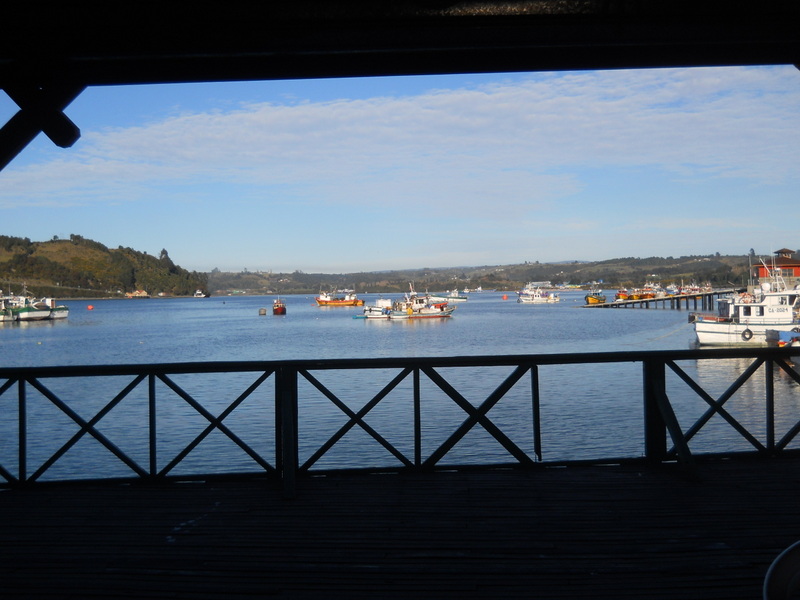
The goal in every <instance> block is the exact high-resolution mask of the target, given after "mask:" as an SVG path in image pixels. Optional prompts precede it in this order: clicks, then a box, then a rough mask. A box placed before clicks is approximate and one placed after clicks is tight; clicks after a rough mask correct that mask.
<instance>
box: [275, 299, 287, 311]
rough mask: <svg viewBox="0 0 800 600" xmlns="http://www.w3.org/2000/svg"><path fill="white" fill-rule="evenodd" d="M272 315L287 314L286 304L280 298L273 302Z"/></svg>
mask: <svg viewBox="0 0 800 600" xmlns="http://www.w3.org/2000/svg"><path fill="white" fill-rule="evenodd" d="M272 314H273V315H285V314H286V302H284V301H283V300H281V299H280V298H276V299H275V300H273V302H272Z"/></svg>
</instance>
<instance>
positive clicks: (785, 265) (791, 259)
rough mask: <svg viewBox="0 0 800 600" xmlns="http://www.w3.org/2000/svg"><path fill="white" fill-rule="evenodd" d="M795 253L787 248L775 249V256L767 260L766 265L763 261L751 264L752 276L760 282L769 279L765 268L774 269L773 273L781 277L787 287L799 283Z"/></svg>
mask: <svg viewBox="0 0 800 600" xmlns="http://www.w3.org/2000/svg"><path fill="white" fill-rule="evenodd" d="M795 254H796V253H795V251H794V250H790V249H789V248H781V249H780V250H776V251H775V257H774V258H773V259H772V261H770V262H767V264H766V266H765V265H764V264H763V263H759V264H757V265H753V277H754V278H757V279H758V281H760V282H764V281H769V280H770V278H769V273H768V272H767V268H769V269H770V270H772V269H776V270H777V272H776V273H775V274H776V275H780V276H781V277H783V280H784V281H785V282H786V286H787V287H789V288H793V287H795V286H796V285H797V284H800V258H796V257H795Z"/></svg>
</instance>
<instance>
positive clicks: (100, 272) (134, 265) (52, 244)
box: [0, 235, 208, 298]
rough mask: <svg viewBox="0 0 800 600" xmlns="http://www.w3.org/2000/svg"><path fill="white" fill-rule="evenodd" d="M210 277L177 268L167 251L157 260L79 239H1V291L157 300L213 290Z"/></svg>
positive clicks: (127, 250) (163, 251) (121, 248)
mask: <svg viewBox="0 0 800 600" xmlns="http://www.w3.org/2000/svg"><path fill="white" fill-rule="evenodd" d="M207 280H208V277H207V275H206V274H205V273H197V272H189V271H187V270H186V269H183V268H181V267H179V266H178V265H176V264H174V263H173V262H172V260H171V259H170V258H169V255H168V254H167V251H166V250H162V251H161V254H160V256H158V257H155V256H151V255H149V254H146V253H144V252H139V251H137V250H134V249H132V248H123V247H122V246H120V247H119V248H116V249H111V248H107V247H106V246H104V245H103V244H100V243H98V242H94V241H92V240H87V239H85V238H83V237H81V236H79V235H71V236H70V237H69V239H68V240H67V239H63V240H62V239H58V238H53V239H52V240H50V241H47V242H31V241H30V240H29V239H27V238H18V237H9V236H0V288H2V289H3V290H4V293H9V292H13V293H21V292H22V287H23V286H25V287H26V288H27V290H28V292H29V293H30V294H32V295H34V296H56V297H59V298H74V297H81V296H90V297H97V296H103V297H115V296H123V295H124V294H125V293H126V292H133V291H135V290H145V291H146V292H148V293H149V294H150V295H151V296H155V295H159V294H161V295H170V296H187V295H191V294H194V292H195V290H198V289H200V290H203V291H206V290H207Z"/></svg>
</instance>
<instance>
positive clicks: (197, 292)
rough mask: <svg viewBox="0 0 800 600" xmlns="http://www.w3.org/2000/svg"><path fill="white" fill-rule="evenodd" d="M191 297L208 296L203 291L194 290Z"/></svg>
mask: <svg viewBox="0 0 800 600" xmlns="http://www.w3.org/2000/svg"><path fill="white" fill-rule="evenodd" d="M193 297H194V298H208V294H206V293H205V292H204V291H203V290H196V291H195V293H194V296H193Z"/></svg>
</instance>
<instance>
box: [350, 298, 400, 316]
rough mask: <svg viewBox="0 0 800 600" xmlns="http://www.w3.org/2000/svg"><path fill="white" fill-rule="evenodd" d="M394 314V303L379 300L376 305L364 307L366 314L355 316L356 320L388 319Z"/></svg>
mask: <svg viewBox="0 0 800 600" xmlns="http://www.w3.org/2000/svg"><path fill="white" fill-rule="evenodd" d="M391 314H392V301H391V300H389V299H388V298H378V299H377V300H376V301H375V304H370V305H367V306H364V313H363V314H360V315H354V316H353V318H354V319H388V318H389V317H390V316H391Z"/></svg>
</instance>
